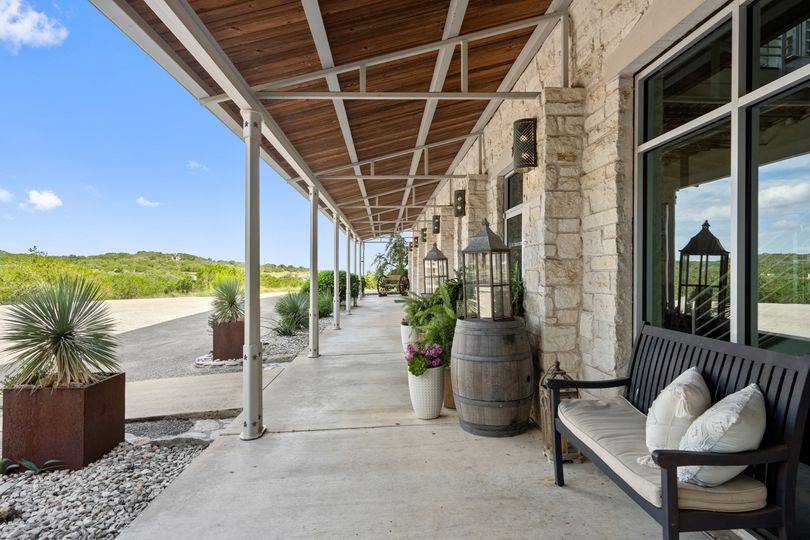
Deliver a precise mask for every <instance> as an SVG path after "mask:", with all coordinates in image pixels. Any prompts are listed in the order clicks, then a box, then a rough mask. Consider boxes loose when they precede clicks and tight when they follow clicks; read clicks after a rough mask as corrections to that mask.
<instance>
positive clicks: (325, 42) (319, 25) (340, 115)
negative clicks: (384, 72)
mask: <svg viewBox="0 0 810 540" xmlns="http://www.w3.org/2000/svg"><path fill="white" fill-rule="evenodd" d="M301 4H302V6H303V8H304V14H305V15H306V17H307V24H309V31H310V33H311V34H312V40H313V41H314V42H315V49H316V50H317V51H318V58H319V59H320V61H321V67H323V68H327V69H328V68H332V67H334V66H335V61H334V59H333V58H332V49H331V48H330V46H329V38H328V37H327V35H326V28H325V27H324V25H323V17H322V15H321V8H320V7H319V6H318V1H317V0H302V2H301ZM363 73H365V71H363ZM326 84H327V86H328V87H329V90H330V93H334V92H340V81H339V80H338V77H337V75H327V76H326ZM332 105H333V106H334V108H335V115H336V116H337V119H338V125H339V126H340V133H341V135H342V136H343V142H344V144H345V145H346V152H347V153H348V154H349V160H350V161H352V162H355V161H357V150H356V149H355V147H354V138H353V137H352V130H351V126H350V125H349V117H348V115H347V114H346V107H345V106H344V105H343V101H341V100H339V99H333V100H332ZM353 168H354V173H355V174H357V175H359V174H361V173H362V171H361V170H360V167H359V166H354V167H353ZM357 187H358V188H359V189H360V194H361V195H363V196H364V197H365V196H366V194H367V193H366V184H365V181H364V180H363V179H362V178H358V179H357ZM367 213H368V215H369V218H368V219H369V221H371V210H368V211H367Z"/></svg>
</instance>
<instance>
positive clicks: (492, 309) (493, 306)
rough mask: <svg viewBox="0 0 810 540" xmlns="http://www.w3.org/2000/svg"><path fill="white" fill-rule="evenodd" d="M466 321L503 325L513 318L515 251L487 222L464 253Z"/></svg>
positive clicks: (484, 222) (462, 254)
mask: <svg viewBox="0 0 810 540" xmlns="http://www.w3.org/2000/svg"><path fill="white" fill-rule="evenodd" d="M461 257H462V268H463V273H464V288H463V291H464V318H465V319H486V320H491V321H500V320H505V319H511V318H512V280H511V275H512V274H511V268H512V251H511V250H510V249H509V247H508V246H507V245H506V244H505V243H504V242H503V240H502V239H501V237H499V236H498V235H497V234H495V233H494V232H492V230H491V229H490V228H489V223H488V222H487V220H486V219H485V220H484V221H483V222H482V227H481V231H480V232H479V233H478V234H476V235H475V236H473V237H472V238H470V243H469V244H468V245H467V247H466V248H464V250H462V252H461Z"/></svg>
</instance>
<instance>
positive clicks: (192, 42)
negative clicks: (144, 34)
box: [99, 0, 352, 228]
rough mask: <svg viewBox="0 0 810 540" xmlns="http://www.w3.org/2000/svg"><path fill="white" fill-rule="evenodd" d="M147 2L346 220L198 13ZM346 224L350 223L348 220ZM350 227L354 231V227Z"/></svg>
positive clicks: (181, 2) (169, 2)
mask: <svg viewBox="0 0 810 540" xmlns="http://www.w3.org/2000/svg"><path fill="white" fill-rule="evenodd" d="M99 1H100V0H99ZM145 2H146V4H147V5H148V6H149V7H150V9H152V11H153V12H154V13H155V15H157V16H158V18H159V19H160V20H161V22H162V23H163V24H164V25H165V26H166V27H167V28H168V29H169V31H171V32H172V34H174V36H175V37H176V38H177V39H178V40H179V41H180V43H181V44H182V45H183V46H184V47H185V48H186V50H187V51H188V52H189V53H190V54H191V55H192V56H193V57H194V59H195V60H196V61H197V62H198V63H199V64H200V66H202V68H203V69H204V70H205V71H206V72H207V73H208V74H209V75H210V76H211V77H212V78H213V79H214V81H216V83H217V84H218V85H219V86H220V87H221V88H222V89H223V90H225V93H226V94H227V95H228V97H229V99H230V100H231V101H233V102H234V104H236V106H237V107H239V108H240V109H242V110H255V111H258V112H259V113H260V114H261V116H262V135H263V136H264V138H266V139H267V140H268V141H269V142H270V144H271V145H272V146H273V148H275V149H276V151H277V152H278V153H279V154H280V155H281V156H282V157H283V158H284V160H285V161H286V162H287V163H288V164H289V165H290V166H291V167H292V168H293V169H294V170H295V171H296V172H297V173H298V174H299V175H300V177H301V178H302V179H304V181H305V182H306V183H307V184H308V185H309V186H314V187H316V188H317V189H318V191H319V195H320V198H321V200H323V201H324V202H325V203H326V204H327V206H328V207H330V208H331V209H333V210H336V211H337V212H338V213H339V214H340V215H341V217H342V218H344V219H345V216H344V215H343V214H342V212H341V211H340V209H339V207H338V205H337V203H336V202H335V201H334V200H333V199H332V197H331V196H330V195H329V194H328V193H327V192H326V191H325V190H324V189H323V187H322V186H321V185H320V182H319V181H318V179H317V178H316V177H315V174H314V173H313V172H312V170H311V169H310V168H309V165H308V164H307V163H306V161H305V160H304V158H303V157H302V156H301V154H300V153H299V152H298V150H297V149H296V148H295V146H294V145H293V144H292V143H291V142H290V140H289V139H288V138H287V136H286V134H285V133H284V132H283V131H282V129H281V127H280V126H279V125H278V123H277V122H276V121H275V119H273V117H272V116H270V114H269V113H268V112H267V109H266V108H265V107H264V105H263V104H262V102H261V101H260V100H259V99H258V98H256V96H255V94H254V93H253V91H252V90H251V88H250V86H249V85H248V83H247V81H245V79H244V78H243V77H242V74H241V73H239V71H238V70H237V69H236V67H235V66H234V65H233V63H232V62H231V60H230V58H228V56H227V55H226V54H225V51H223V50H222V48H221V47H220V45H219V43H218V42H217V41H216V40H215V39H214V37H213V36H212V35H211V33H210V32H209V31H208V29H207V28H206V26H205V24H204V23H203V22H202V21H201V20H200V18H199V16H198V15H197V13H196V12H195V11H194V9H193V8H192V7H191V6H189V4H188V2H187V0H145ZM327 215H328V213H327ZM345 221H346V222H348V220H345ZM349 227H350V228H352V226H351V224H349Z"/></svg>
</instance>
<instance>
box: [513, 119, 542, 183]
mask: <svg viewBox="0 0 810 540" xmlns="http://www.w3.org/2000/svg"><path fill="white" fill-rule="evenodd" d="M512 161H513V163H514V166H515V172H519V173H527V172H529V171H530V170H532V169H534V168H535V167H537V120H536V119H534V118H523V119H521V120H515V123H514V124H513V126H512Z"/></svg>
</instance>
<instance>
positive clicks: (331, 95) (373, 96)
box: [256, 75, 540, 101]
mask: <svg viewBox="0 0 810 540" xmlns="http://www.w3.org/2000/svg"><path fill="white" fill-rule="evenodd" d="M329 77H335V75H330V76H329ZM256 96H257V97H258V98H259V99H261V100H278V99H285V100H294V99H299V100H301V99H306V100H319V99H329V100H333V101H338V100H340V101H347V100H358V101H386V100H388V101H425V100H453V101H469V100H479V101H490V100H493V99H499V100H500V99H534V98H537V97H539V96H540V92H440V91H436V92H342V91H339V90H338V91H331V90H330V91H328V92H320V91H303V90H302V91H298V92H281V91H264V92H259V93H257V94H256Z"/></svg>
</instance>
